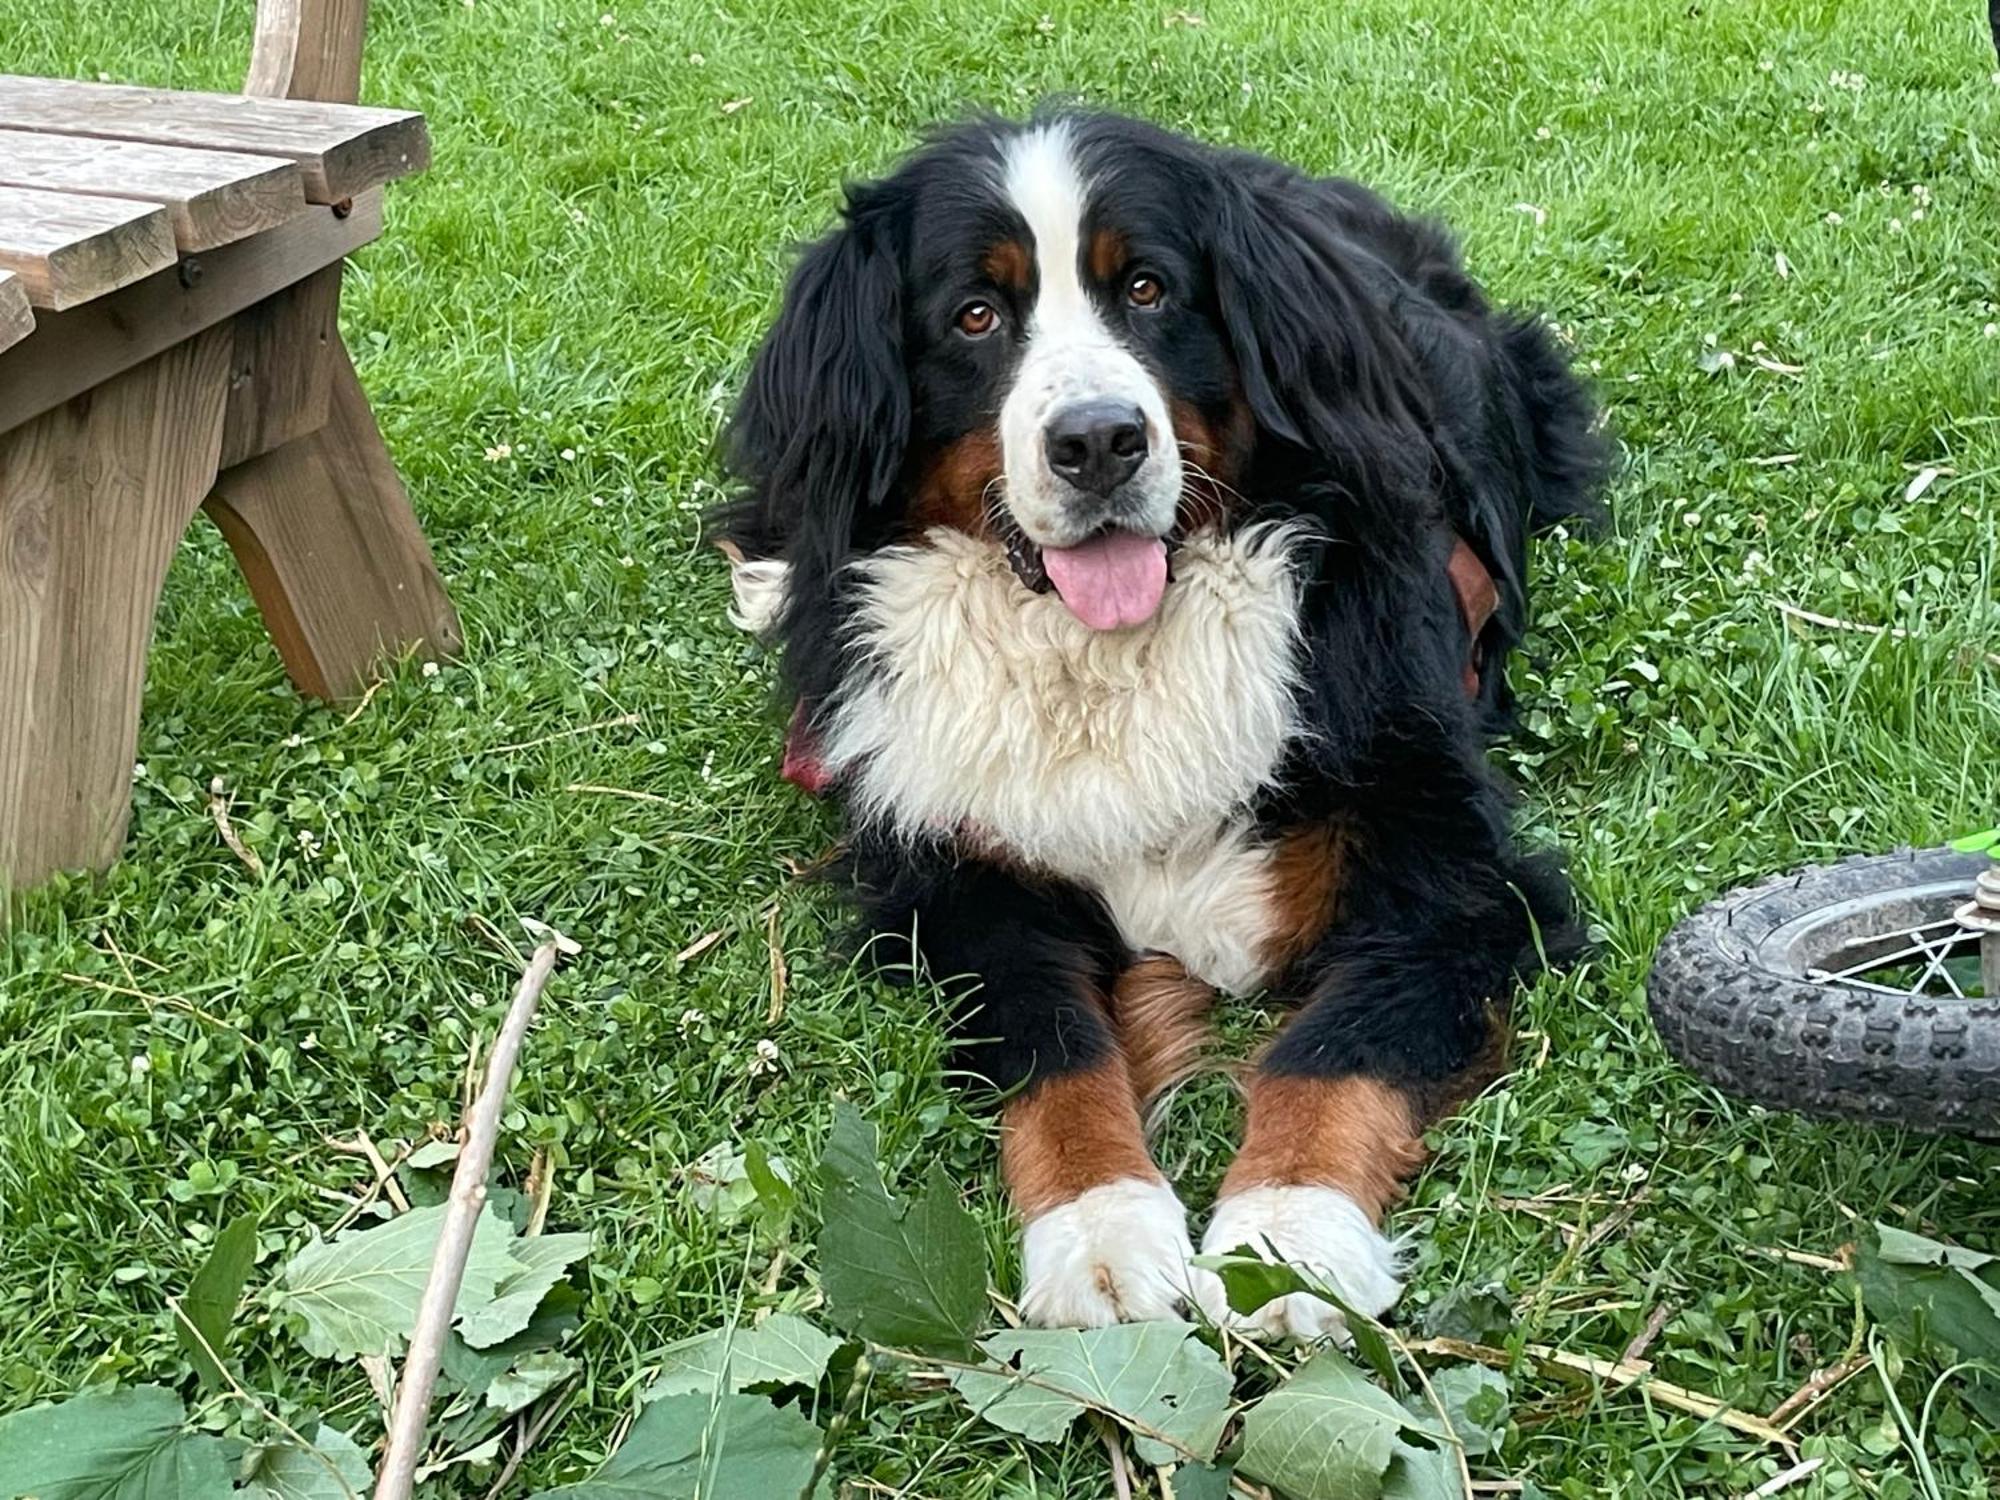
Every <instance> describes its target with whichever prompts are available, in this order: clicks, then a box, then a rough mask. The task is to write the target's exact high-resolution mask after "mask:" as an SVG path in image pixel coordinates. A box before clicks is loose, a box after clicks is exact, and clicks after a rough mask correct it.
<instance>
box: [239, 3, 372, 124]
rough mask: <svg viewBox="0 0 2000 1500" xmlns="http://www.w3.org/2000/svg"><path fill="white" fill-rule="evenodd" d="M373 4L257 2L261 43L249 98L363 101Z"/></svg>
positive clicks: (253, 54)
mask: <svg viewBox="0 0 2000 1500" xmlns="http://www.w3.org/2000/svg"><path fill="white" fill-rule="evenodd" d="M367 29H368V0H257V39H256V41H255V42H254V43H253V45H252V47H251V50H250V76H249V78H248V79H247V80H246V81H245V82H244V85H243V92H244V93H246V94H262V95H264V96H265V97H266V98H270V99H323V100H325V101H326V102H327V103H329V104H352V103H353V102H354V101H355V100H356V99H358V98H360V97H361V40H362V36H363V34H364V33H365V32H366V31H367Z"/></svg>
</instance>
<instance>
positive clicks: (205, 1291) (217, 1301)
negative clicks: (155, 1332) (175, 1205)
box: [174, 1214, 257, 1390]
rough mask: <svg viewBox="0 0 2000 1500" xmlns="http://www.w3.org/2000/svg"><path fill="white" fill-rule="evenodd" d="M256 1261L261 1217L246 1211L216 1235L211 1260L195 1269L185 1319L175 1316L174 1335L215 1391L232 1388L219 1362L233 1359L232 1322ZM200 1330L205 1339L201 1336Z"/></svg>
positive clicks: (183, 1311)
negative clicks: (258, 1227)
mask: <svg viewBox="0 0 2000 1500" xmlns="http://www.w3.org/2000/svg"><path fill="white" fill-rule="evenodd" d="M256 1259H257V1216H256V1215H255V1214H244V1215H242V1216H241V1217H240V1218H237V1219H235V1220H233V1221H231V1223H230V1224H229V1226H228V1227H227V1228H226V1229H224V1230H223V1231H222V1232H221V1233H220V1234H218V1235H217V1236H216V1237H215V1243H214V1244H212V1245H210V1246H209V1249H208V1259H206V1260H204V1261H203V1262H202V1263H201V1269H200V1270H199V1271H196V1272H195V1273H194V1280H192V1281H190V1282H189V1283H188V1289H187V1295H186V1296H184V1297H182V1298H181V1302H180V1308H181V1318H176V1319H175V1320H174V1337H175V1338H176V1339H177V1340H179V1342H180V1346H181V1349H182V1351H183V1352H184V1353H185V1354H186V1355H187V1357H188V1360H189V1362H190V1363H192V1364H193V1365H194V1368H195V1373H196V1374H197V1375H199V1376H200V1377H201V1383H202V1384H203V1385H205V1386H207V1387H208V1388H209V1389H210V1390H227V1389H228V1387H229V1382H228V1381H227V1380H225V1379H224V1378H223V1372H222V1366H221V1365H220V1364H218V1363H217V1361H218V1360H221V1359H225V1358H227V1357H228V1354H229V1324H230V1321H231V1320H232V1319H233V1318H235V1316H236V1304H237V1303H238V1302H240V1301H241V1300H242V1298H243V1283H244V1282H245V1281H247V1280H248V1279H249V1277H250V1267H251V1266H252V1264H254V1263H255V1261H256ZM182 1319H185V1321H182ZM190 1324H191V1325H193V1326H192V1327H190V1326H189V1325H190ZM197 1332H199V1334H200V1337H199V1338H197V1337H196V1336H195V1335H196V1333H197ZM204 1341H205V1346H204ZM211 1351H212V1352H211Z"/></svg>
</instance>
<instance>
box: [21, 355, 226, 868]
mask: <svg viewBox="0 0 2000 1500" xmlns="http://www.w3.org/2000/svg"><path fill="white" fill-rule="evenodd" d="M229 343H230V340H229V330H228V329H226V328H217V329H214V330H212V331H210V332H208V333H205V334H202V335H201V336H199V337H198V338H193V339H189V340H188V341H187V342H186V343H183V344H181V345H179V346H178V347H176V348H175V349H173V350H171V351H169V352H168V353H166V354H163V355H161V356H160V357H159V358H157V359H154V360H149V361H148V362H147V363H146V364H144V365H142V366H140V367H139V368H138V369H136V370H128V371H127V372H126V373H125V374H123V375H121V376H119V377H118V378H117V379H115V380H112V381H109V382H107V383H106V384H105V385H103V386H101V387H100V388H99V389H98V390H97V391H95V392H94V393H93V394H92V396H91V399H90V400H88V401H75V402H71V403H70V404H68V405H66V406H64V407H62V408H61V409H60V410H57V411H52V412H50V413H49V414H48V415H47V416H45V417H43V418H41V419H40V420H39V421H36V422H32V423H30V424H29V425H28V426H26V427H22V428H18V429H16V430H15V431H13V432H10V433H7V434H5V435H4V436H0V703H4V704H5V705H6V711H5V712H0V890H5V889H6V888H7V887H9V886H27V885H33V884H35V883H37V882H38V881H40V880H41V879H43V878H44V877H45V876H47V875H49V874H52V873H53V872H55V871H57V870H71V869H83V868H90V869H101V868H103V867H104V866H105V865H108V864H110V863H111V862H112V861H113V860H114V859H116V858H117V856H118V849H119V846H120V845H121V844H122V843H123V842H124V837H125V817H126V812H127V809H128V807H129V804H130V799H131V794H132V760H133V756H134V754H135V753H136V751H137V748H138V741H139V699H140V694H141V691H142V690H143V688H144V686H145V681H146V648H147V646H148V644H149V643H150V642H151V640H152V634H153V613H154V609H155V606H156V605H157V603H158V601H159V597H160V584H161V582H162V581H163V580H164V578H165V577H166V572H167V565H168V563H169V562H171V561H172V559H173V555H174V550H175V548H176V547H177V546H178V545H179V544H180V539H181V533H182V532H183V531H184V530H185V529H186V527H187V523H188V520H189V518H190V517H191V516H193V514H194V511H195V507H196V506H197V505H199V504H200V503H201V499H202V496H203V495H204V494H205V493H206V492H207V490H208V486H209V483H210V481H211V480H212V479H213V477H214V475H215V459H216V450H217V446H218V444H219V443H220V442H221V440H222V404H223V397H224V394H225V387H226V385H227V383H228V364H229Z"/></svg>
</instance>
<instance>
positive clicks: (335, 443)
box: [208, 347, 464, 700]
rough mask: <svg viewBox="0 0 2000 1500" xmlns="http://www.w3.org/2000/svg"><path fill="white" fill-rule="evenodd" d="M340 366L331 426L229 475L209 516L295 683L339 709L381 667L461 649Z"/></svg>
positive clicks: (374, 436)
mask: <svg viewBox="0 0 2000 1500" xmlns="http://www.w3.org/2000/svg"><path fill="white" fill-rule="evenodd" d="M334 360H335V363H334V370H333V399H332V415H331V419H330V420H329V421H328V422H327V424H326V426H325V427H324V428H322V429H321V430H320V431H318V432H315V433H313V434H311V435H310V436H307V437H303V438H300V439H298V440H297V441H296V442H292V443H287V444H286V445H285V446H284V447H282V448H277V449H274V450H273V451H271V452H269V453H267V454H265V455H264V456H263V457H261V458H254V459H252V460H251V461H250V462H248V463H246V464H239V465H238V466H237V467H235V468H233V469H225V470H223V472H222V473H221V475H219V476H218V477H217V479H216V482H215V493H214V494H213V495H211V496H210V497H209V500H208V513H209V515H211V516H212V517H214V519H215V522H216V524H217V525H218V526H220V527H221V528H222V534H223V535H224V536H225V537H227V538H228V540H229V545H230V548H231V549H232V550H233V551H234V552H235V553H236V561H237V562H238V563H239V564H240V565H241V566H242V569H243V576H244V577H245V578H246V579H248V580H249V583H250V592H251V593H252V594H253V595H254V596H255V597H256V600H257V607H258V608H259V609H260V610H262V611H263V614H264V623H265V625H266V626H268V627H269V628H270V631H271V639H272V640H273V641H274V642H276V643H277V647H278V654H279V655H280V656H282V657H283V658H284V660H285V670H286V671H287V672H289V673H290V674H291V678H292V681H293V683H294V684H295V685H296V686H297V687H298V689H299V691H300V692H303V693H310V694H311V695H312V696H314V697H316V698H330V699H335V700H339V699H344V698H352V697H355V696H357V695H358V694H360V693H361V692H362V691H363V689H365V688H366V686H367V684H368V680H369V678H370V676H372V675H373V673H374V671H375V669H376V667H377V665H378V664H379V663H380V662H381V661H382V659H383V658H384V657H385V656H394V655H396V654H397V653H399V652H401V651H404V650H406V649H409V648H411V647H413V646H414V647H416V648H417V649H419V650H420V651H421V652H422V654H424V655H426V656H432V657H435V656H451V655H455V654H457V652H458V650H459V648H460V647H461V646H462V645H463V644H464V637H463V635H462V633H461V631H460V628H459V623H458V615H457V613H456V612H455V611H454V610H453V609H452V607H451V599H450V596H449V595H447V594H446V593H445V589H444V583H443V581H442V580H441V579H440V578H439V577H438V571H437V564H436V562H435V561H433V559H432V557H431V549H430V545H429V543H427V542H426V541H425V540H424V533H423V529H422V528H421V527H420V526H418V524H417V518H416V516H415V515H414V514H413V513H412V512H411V510H410V497H409V495H408V494H407V493H405V491H404V489H403V481H402V480H401V479H400V478H398V477H397V474H396V464H395V460H394V459H392V458H391V457H390V456H389V450H388V449H387V448H386V447H385V446H383V443H382V433H381V430H380V429H379V428H378V427H377V426H376V425H375V414H374V413H373V412H372V411H370V410H369V409H368V397H367V395H366V394H365V393H364V392H363V391H362V389H361V382H360V381H359V380H357V379H356V378H355V375H354V366H353V365H352V364H351V363H349V361H348V358H347V351H346V350H345V349H341V348H338V347H336V349H335V351H334Z"/></svg>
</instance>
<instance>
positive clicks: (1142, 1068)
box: [1111, 954, 1215, 1112]
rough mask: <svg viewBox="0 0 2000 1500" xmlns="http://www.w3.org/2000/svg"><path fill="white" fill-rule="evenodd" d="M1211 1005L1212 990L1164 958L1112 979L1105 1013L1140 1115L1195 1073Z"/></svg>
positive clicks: (1177, 963)
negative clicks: (1108, 1012)
mask: <svg viewBox="0 0 2000 1500" xmlns="http://www.w3.org/2000/svg"><path fill="white" fill-rule="evenodd" d="M1214 1004H1215V990H1214V989H1213V988H1212V987H1211V986H1209V985H1208V984H1206V983H1204V982H1203V981H1201V980H1199V979H1196V978H1194V977H1193V976H1192V975H1190V974H1189V973H1188V971H1187V970H1186V969H1184V968H1182V967H1181V962H1180V960H1179V959H1177V958H1169V957H1167V956H1165V955H1164V954H1160V955H1155V956H1152V957H1148V958H1142V959H1140V960H1139V961H1138V962H1137V963H1135V964H1133V965H1132V967H1131V968H1129V969H1127V970H1126V971H1125V972H1124V973H1123V974H1121V975H1119V976H1118V983H1117V984H1116V985H1115V986H1114V987H1113V989H1112V991H1111V1014H1112V1019H1113V1021H1114V1022H1115V1023H1116V1024H1117V1027H1118V1040H1119V1043H1120V1045H1121V1046H1123V1048H1124V1049H1125V1056H1126V1058H1127V1059H1129V1066H1130V1069H1131V1074H1132V1088H1133V1092H1134V1094H1135V1095H1136V1096H1137V1098H1138V1101H1139V1108H1140V1110H1141V1111H1142V1112H1143V1111H1144V1110H1145V1108H1146V1106H1147V1105H1149V1104H1151V1103H1152V1102H1153V1101H1154V1100H1155V1099H1157V1098H1159V1096H1160V1095H1161V1094H1163V1093H1165V1092H1166V1091H1167V1090H1168V1089H1170V1088H1173V1087H1174V1086H1175V1085H1176V1084H1180V1083H1185V1082H1186V1081H1187V1080H1188V1079H1189V1078H1192V1077H1193V1076H1194V1075H1195V1074H1196V1073H1197V1072H1199V1071H1200V1070H1201V1065H1202V1060H1203V1053H1204V1050H1205V1049H1206V1047H1207V1044H1208V1038H1209V1028H1208V1012H1209V1008H1210V1007H1211V1006H1212V1005H1214Z"/></svg>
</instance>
